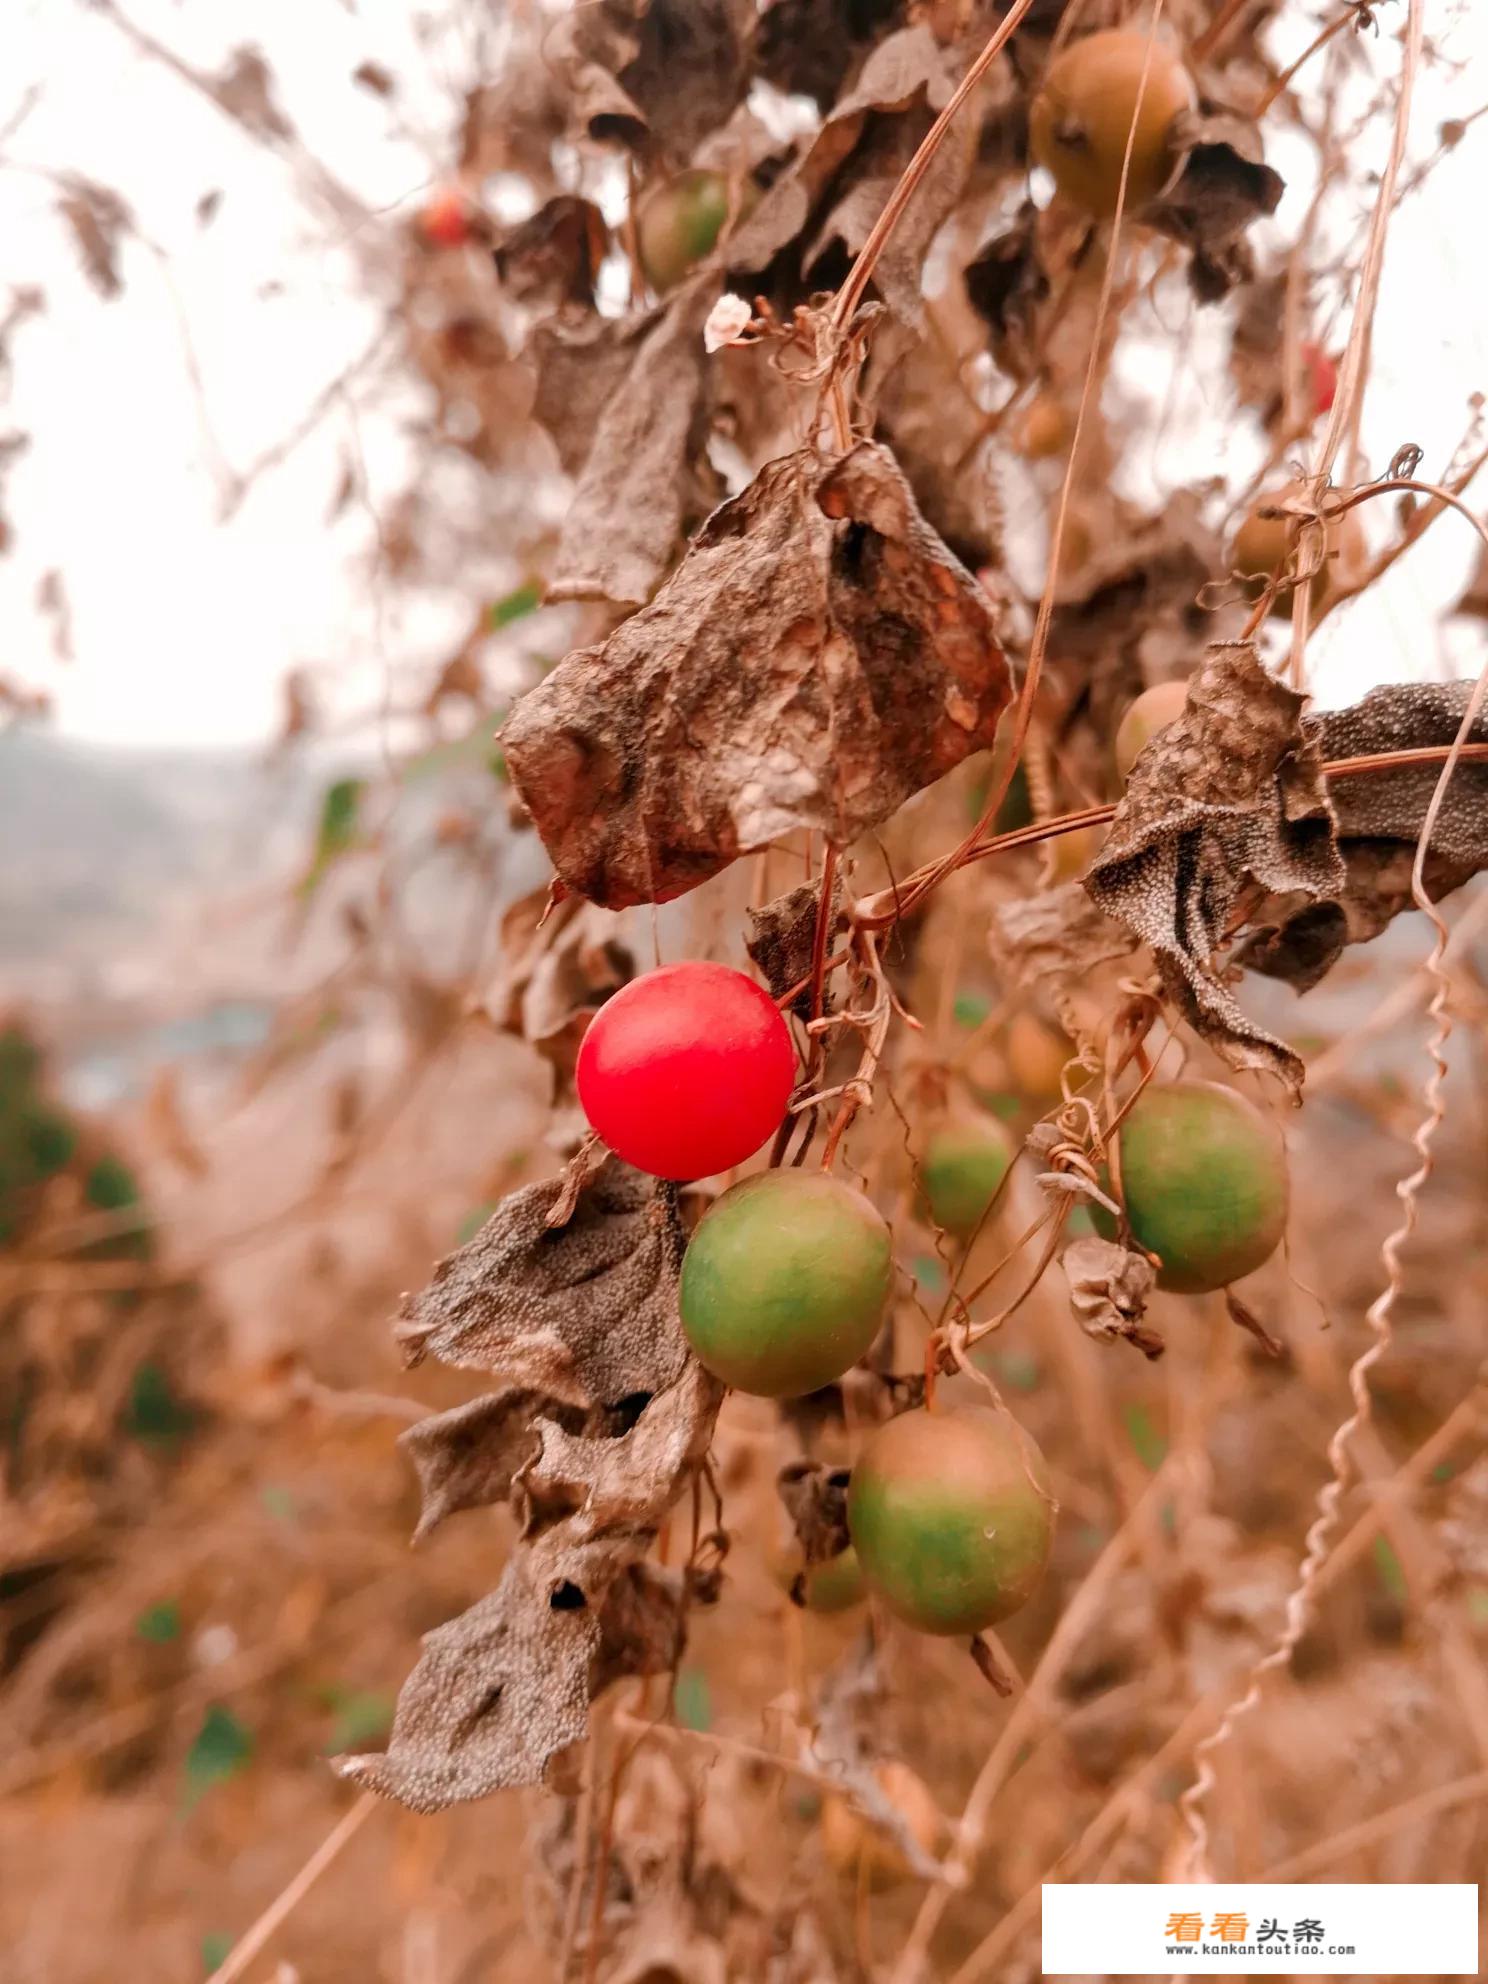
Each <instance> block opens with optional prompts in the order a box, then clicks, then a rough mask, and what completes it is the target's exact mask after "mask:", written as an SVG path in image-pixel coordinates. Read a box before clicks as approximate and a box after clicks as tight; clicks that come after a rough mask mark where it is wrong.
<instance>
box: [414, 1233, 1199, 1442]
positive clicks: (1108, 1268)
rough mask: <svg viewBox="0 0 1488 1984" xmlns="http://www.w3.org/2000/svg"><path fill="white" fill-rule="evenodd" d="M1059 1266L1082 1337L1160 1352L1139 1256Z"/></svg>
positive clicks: (1075, 1249) (1101, 1254)
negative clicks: (1146, 1322) (1149, 1324)
mask: <svg viewBox="0 0 1488 1984" xmlns="http://www.w3.org/2000/svg"><path fill="white" fill-rule="evenodd" d="M1060 1265H1061V1266H1062V1267H1063V1269H1064V1273H1065V1278H1066V1280H1067V1281H1068V1282H1069V1292H1070V1308H1071V1309H1072V1310H1073V1311H1074V1314H1075V1318H1076V1320H1077V1321H1078V1323H1079V1325H1080V1327H1081V1329H1082V1330H1084V1332H1085V1334H1086V1335H1087V1336H1093V1337H1094V1338H1096V1340H1097V1341H1098V1342H1106V1343H1114V1342H1117V1341H1118V1340H1119V1341H1124V1342H1126V1343H1133V1344H1135V1345H1136V1347H1137V1349H1138V1350H1140V1351H1141V1353H1142V1355H1143V1356H1144V1357H1148V1358H1157V1357H1161V1356H1162V1353H1163V1348H1164V1345H1163V1340H1162V1338H1161V1337H1160V1336H1159V1335H1158V1334H1157V1332H1156V1330H1148V1329H1143V1327H1142V1318H1143V1317H1144V1316H1145V1315H1146V1313H1147V1298H1148V1296H1149V1295H1150V1294H1151V1293H1152V1287H1153V1283H1154V1281H1155V1280H1156V1278H1157V1276H1156V1270H1155V1269H1154V1267H1153V1265H1152V1263H1151V1261H1149V1260H1148V1259H1147V1256H1146V1255H1145V1254H1136V1253H1133V1252H1131V1251H1130V1249H1128V1248H1126V1247H1120V1246H1118V1245H1117V1244H1116V1242H1115V1241H1114V1240H1098V1239H1095V1238H1094V1237H1093V1236H1085V1235H1082V1236H1081V1238H1079V1239H1078V1240H1071V1242H1070V1243H1069V1245H1068V1246H1067V1247H1066V1248H1065V1250H1064V1253H1063V1256H1062V1257H1061V1260H1060ZM405 1437H406V1436H405Z"/></svg>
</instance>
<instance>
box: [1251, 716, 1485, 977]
mask: <svg viewBox="0 0 1488 1984" xmlns="http://www.w3.org/2000/svg"><path fill="white" fill-rule="evenodd" d="M1471 693H1472V684H1471V683H1470V682H1401V683H1394V684H1391V685H1389V686H1388V687H1385V688H1381V689H1374V690H1372V691H1371V692H1370V693H1369V695H1367V696H1366V697H1365V698H1364V700H1363V701H1362V702H1359V703H1355V704H1353V705H1352V706H1351V707H1350V708H1348V709H1343V710H1329V711H1327V712H1325V713H1324V714H1322V715H1320V716H1310V717H1307V718H1306V719H1304V723H1303V729H1304V731H1305V733H1306V734H1307V736H1308V738H1309V740H1310V742H1311V744H1312V747H1313V748H1314V749H1316V750H1317V751H1318V752H1319V753H1320V755H1321V756H1322V757H1323V758H1324V759H1326V760H1328V761H1329V762H1337V761H1338V760H1340V759H1346V758H1361V757H1367V756H1368V755H1370V754H1371V753H1373V752H1376V751H1406V750H1419V749H1421V748H1423V747H1426V746H1432V745H1435V746H1437V747H1438V748H1440V747H1444V746H1446V745H1449V744H1450V743H1451V742H1452V740H1453V738H1454V737H1455V736H1456V735H1457V732H1458V729H1459V728H1460V727H1461V723H1462V718H1463V715H1464V713H1465V711H1466V709H1467V701H1468V697H1469V696H1470V695H1471ZM1469 741H1470V742H1472V743H1476V744H1482V743H1488V720H1485V719H1482V718H1480V719H1479V721H1478V722H1477V724H1476V725H1475V726H1474V728H1473V733H1472V737H1471V739H1470V740H1469ZM1440 773H1441V767H1440V765H1438V764H1428V765H1416V766H1405V767H1402V768H1401V769H1400V770H1398V771H1377V772H1371V773H1369V774H1368V775H1367V776H1362V777H1361V776H1355V777H1342V778H1334V779H1331V780H1330V781H1329V785H1328V795H1329V798H1330V800H1331V802H1332V808H1333V813H1334V816H1335V818H1336V821H1337V834H1338V852H1339V854H1340V855H1341V857H1342V860H1343V869H1344V876H1343V881H1342V886H1341V888H1340V889H1339V890H1337V891H1336V892H1335V894H1334V896H1333V897H1331V898H1330V899H1329V900H1327V901H1324V902H1314V901H1311V900H1309V899H1308V897H1307V896H1306V894H1305V893H1299V892H1295V891H1293V892H1291V893H1285V892H1280V891H1278V892H1277V893H1276V894H1275V895H1274V896H1273V897H1271V898H1269V899H1268V900H1267V901H1265V902H1263V903H1261V904H1260V905H1259V906H1258V907H1257V908H1255V909H1254V910H1253V911H1252V913H1251V917H1250V919H1249V920H1250V924H1251V934H1250V935H1249V937H1248V938H1247V940H1246V942H1245V944H1244V946H1243V947H1242V948H1241V950H1240V951H1239V952H1238V954H1237V955H1238V957H1239V960H1240V962H1241V963H1243V964H1244V965H1245V966H1247V967H1248V968H1249V969H1250V970H1252V971H1258V972H1261V973H1263V974H1264V975H1265V976H1267V977H1270V978H1283V979H1285V980H1286V981H1287V983H1288V984H1290V985H1294V986H1295V987H1296V989H1297V990H1298V991H1299V992H1305V991H1306V990H1307V989H1308V988H1309V987H1310V986H1312V985H1315V984H1317V982H1318V980H1319V979H1321V978H1322V977H1324V976H1325V975H1326V973H1327V972H1328V971H1329V970H1331V968H1332V967H1333V965H1334V964H1335V963H1336V962H1337V960H1338V958H1339V956H1340V955H1341V953H1342V952H1343V950H1344V948H1345V946H1346V945H1349V944H1361V943H1365V942H1367V941H1368V939H1369V938H1371V937H1376V936H1378V935H1379V933H1380V931H1381V930H1383V929H1384V928H1385V926H1386V924H1388V923H1389V922H1391V921H1392V919H1393V918H1395V917H1396V916H1398V915H1399V914H1400V913H1401V911H1402V910H1409V909H1413V908H1414V907H1415V902H1414V898H1413V896H1412V894H1411V868H1412V865H1413V863H1414V861H1415V850H1416V842H1417V840H1418V839H1419V837H1420V833H1421V828H1422V827H1423V826H1424V824H1425V820H1426V808H1427V806H1428V805H1429V804H1430V801H1431V795H1432V792H1433V791H1434V790H1435V787H1436V782H1437V779H1438V777H1439V776H1440ZM1485 867H1488V767H1485V766H1484V765H1481V764H1477V763H1474V762H1472V761H1468V762H1467V763H1465V764H1459V765H1458V766H1457V768H1456V770H1455V771H1454V772H1453V774H1452V782H1451V784H1450V785H1449V786H1448V787H1447V792H1446V797H1445V799H1444V801H1443V804H1442V808H1441V811H1440V813H1439V814H1438V815H1437V821H1436V826H1435V828H1434V830H1433V832H1432V836H1431V846H1430V848H1429V850H1428V852H1427V856H1426V862H1425V869H1424V880H1425V884H1426V891H1427V894H1428V895H1430V896H1431V897H1432V899H1433V900H1437V899H1439V898H1440V897H1441V896H1444V895H1447V894H1450V892H1451V891H1452V890H1453V889H1456V888H1460V887H1461V886H1462V884H1463V883H1464V882H1466V881H1468V880H1470V878H1471V877H1472V876H1474V875H1476V874H1478V873H1480V872H1481V871H1482V870H1483V869H1484V868H1485Z"/></svg>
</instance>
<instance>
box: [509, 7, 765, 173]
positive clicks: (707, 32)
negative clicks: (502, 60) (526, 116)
mask: <svg viewBox="0 0 1488 1984" xmlns="http://www.w3.org/2000/svg"><path fill="white" fill-rule="evenodd" d="M753 22H754V3H753V0H593V4H591V5H588V6H585V7H577V8H574V9H573V10H572V11H571V12H570V13H569V14H567V15H565V16H564V17H563V19H562V20H561V21H560V22H559V24H558V26H557V27H556V28H555V29H554V31H553V33H552V35H551V36H550V38H549V39H548V41H547V43H546V46H545V51H544V52H545V55H546V57H547V59H548V60H549V61H550V62H551V63H552V64H553V65H554V67H555V68H556V69H557V70H558V71H559V72H560V73H564V74H566V75H567V78H568V81H569V86H570V90H571V93H572V96H571V100H572V104H573V115H574V117H575V119H576V121H577V122H578V124H579V125H580V127H581V128H582V129H583V130H584V131H585V132H586V133H587V135H588V136H589V137H591V138H595V139H599V140H601V141H613V142H617V143H620V144H623V145H629V146H631V147H632V148H640V147H643V146H646V145H648V144H652V143H654V144H655V145H656V146H659V147H660V149H661V150H662V151H664V152H667V153H669V154H670V155H671V156H673V157H674V158H678V159H685V158H687V157H689V156H690V154H691V153H692V151H693V148H694V147H695V146H696V145H697V144H699V143H700V142H701V140H702V139H704V138H705V137H707V135H708V134H709V132H711V131H713V130H716V129H717V127H718V126H719V125H720V124H722V123H723V122H724V120H725V118H727V117H728V115H729V113H730V112H731V111H732V110H733V109H734V106H735V105H736V104H738V103H739V102H741V101H742V99H743V97H744V95H745V93H746V92H747V90H748V88H749V66H748V60H747V49H748V41H749V36H750V32H751V30H752V27H753Z"/></svg>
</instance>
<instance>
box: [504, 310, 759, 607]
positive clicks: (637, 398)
mask: <svg viewBox="0 0 1488 1984" xmlns="http://www.w3.org/2000/svg"><path fill="white" fill-rule="evenodd" d="M720 281H721V277H720V276H719V275H718V274H716V273H708V272H706V271H705V272H703V273H701V274H699V275H698V276H696V277H694V278H693V279H692V280H691V281H690V282H688V283H687V284H686V285H684V287H683V288H681V289H679V290H678V291H677V292H676V293H675V294H674V295H673V296H672V297H670V298H669V299H668V301H667V302H666V303H665V304H663V305H661V306H660V307H659V308H658V309H654V310H648V311H643V312H641V313H640V314H638V315H637V316H634V317H631V318H627V319H626V320H625V321H624V322H622V323H616V322H613V321H612V320H610V319H607V318H600V317H593V316H589V317H582V318H580V319H578V320H577V322H573V321H570V319H569V318H568V317H566V316H558V317H555V318H553V319H551V320H549V321H548V322H547V323H545V324H540V325H539V326H538V327H537V328H536V330H535V331H534V332H533V335H532V339H531V341H530V344H529V353H530V355H531V356H532V357H533V359H534V360H535V362H536V366H537V397H536V401H535V403H534V407H533V411H534V413H535V414H536V417H537V418H538V420H540V421H541V422H542V424H543V426H544V427H546V428H547V429H548V432H549V433H550V434H551V435H552V436H553V439H554V441H555V442H556V444H557V447H558V452H559V455H560V457H561V458H562V461H563V465H564V467H565V468H566V469H567V470H568V472H569V473H570V474H571V475H573V476H574V477H575V484H574V493H573V501H572V502H571V503H570V505H569V508H568V513H567V515H566V516H565V518H564V520H563V530H562V533H561V535H560V538H559V542H558V551H557V555H556V557H555V559H554V561H553V565H552V569H551V572H550V575H549V580H548V597H549V599H554V600H563V599H613V600H619V601H621V602H623V603H625V604H627V605H633V606H639V605H640V604H641V603H642V602H643V601H645V600H647V599H649V598H650V597H651V594H652V592H653V591H654V590H655V588H656V583H657V581H658V579H660V577H661V575H662V573H663V572H665V571H666V569H667V567H668V566H669V565H670V564H671V562H672V559H673V556H674V554H675V552H676V549H677V544H678V540H679V539H680V537H681V535H682V531H683V528H684V525H685V523H686V522H687V521H688V518H689V515H690V514H696V509H697V505H696V504H695V503H694V502H692V501H691V500H690V499H691V497H692V493H693V486H694V481H695V478H694V477H693V476H692V474H691V465H692V464H693V463H694V462H695V461H697V460H699V459H700V458H701V441H702V422H703V418H704V413H705V401H704V394H703V387H704V381H705V376H706V367H707V353H706V352H705V350H704V348H703V326H704V324H705V323H706V322H707V319H708V313H709V311H710V310H711V309H712V307H713V304H714V302H715V300H716V298H717V295H718V289H719V283H720ZM699 473H702V471H701V470H700V471H699Z"/></svg>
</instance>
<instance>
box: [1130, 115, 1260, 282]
mask: <svg viewBox="0 0 1488 1984" xmlns="http://www.w3.org/2000/svg"><path fill="white" fill-rule="evenodd" d="M1184 138H1185V142H1186V143H1187V145H1188V152H1187V156H1186V157H1185V158H1184V161H1183V169H1182V171H1181V172H1180V173H1179V175H1178V178H1177V181H1176V183H1175V184H1174V185H1173V186H1172V187H1171V188H1170V190H1169V191H1168V192H1167V193H1165V194H1164V195H1163V197H1162V199H1161V200H1160V201H1159V202H1158V204H1157V205H1156V206H1155V207H1150V208H1148V209H1147V211H1146V212H1145V213H1144V214H1143V216H1142V218H1143V219H1144V220H1145V221H1146V222H1147V224H1148V225H1149V226H1151V227H1155V228H1157V229H1158V230H1159V232H1161V233H1163V234H1167V235H1170V236H1171V237H1172V239H1173V240H1174V241H1181V242H1182V243H1183V245H1184V246H1185V247H1186V248H1191V249H1192V250H1193V261H1192V263H1191V264H1190V267H1189V281H1190V283H1191V284H1192V287H1193V291H1194V294H1195V296H1197V298H1198V299H1199V301H1200V302H1201V303H1217V302H1219V301H1220V299H1221V298H1223V297H1225V296H1228V295H1229V293H1230V291H1231V290H1232V289H1234V288H1235V287H1237V285H1239V284H1240V283H1244V282H1248V281H1249V280H1250V279H1251V277H1252V275H1253V274H1254V272H1255V269H1254V263H1253V261H1252V259H1251V254H1250V249H1249V246H1248V245H1247V243H1246V241H1245V238H1244V236H1245V230H1246V229H1247V228H1248V227H1249V226H1250V225H1251V224H1252V222H1254V221H1257V220H1260V219H1262V218H1263V217H1264V216H1266V215H1267V214H1273V213H1275V211H1276V209H1277V207H1278V206H1279V205H1280V203H1281V196H1282V194H1283V193H1284V192H1285V191H1286V181H1285V180H1284V179H1283V178H1282V176H1281V174H1280V173H1279V172H1273V171H1272V169H1271V167H1270V166H1269V165H1267V164H1266V163H1265V161H1264V158H1263V156H1262V151H1261V138H1260V133H1259V131H1258V130H1257V129H1256V127H1255V125H1254V124H1252V123H1251V122H1250V120H1249V119H1248V118H1245V117H1241V116H1238V115H1237V114H1236V113H1235V112H1233V111H1230V110H1225V109H1223V108H1222V107H1221V106H1219V105H1217V104H1206V105H1204V107H1203V109H1202V111H1201V112H1200V114H1199V115H1198V116H1197V117H1195V118H1194V119H1193V120H1192V123H1191V125H1190V128H1189V129H1188V130H1187V131H1186V132H1185V133H1184Z"/></svg>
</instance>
